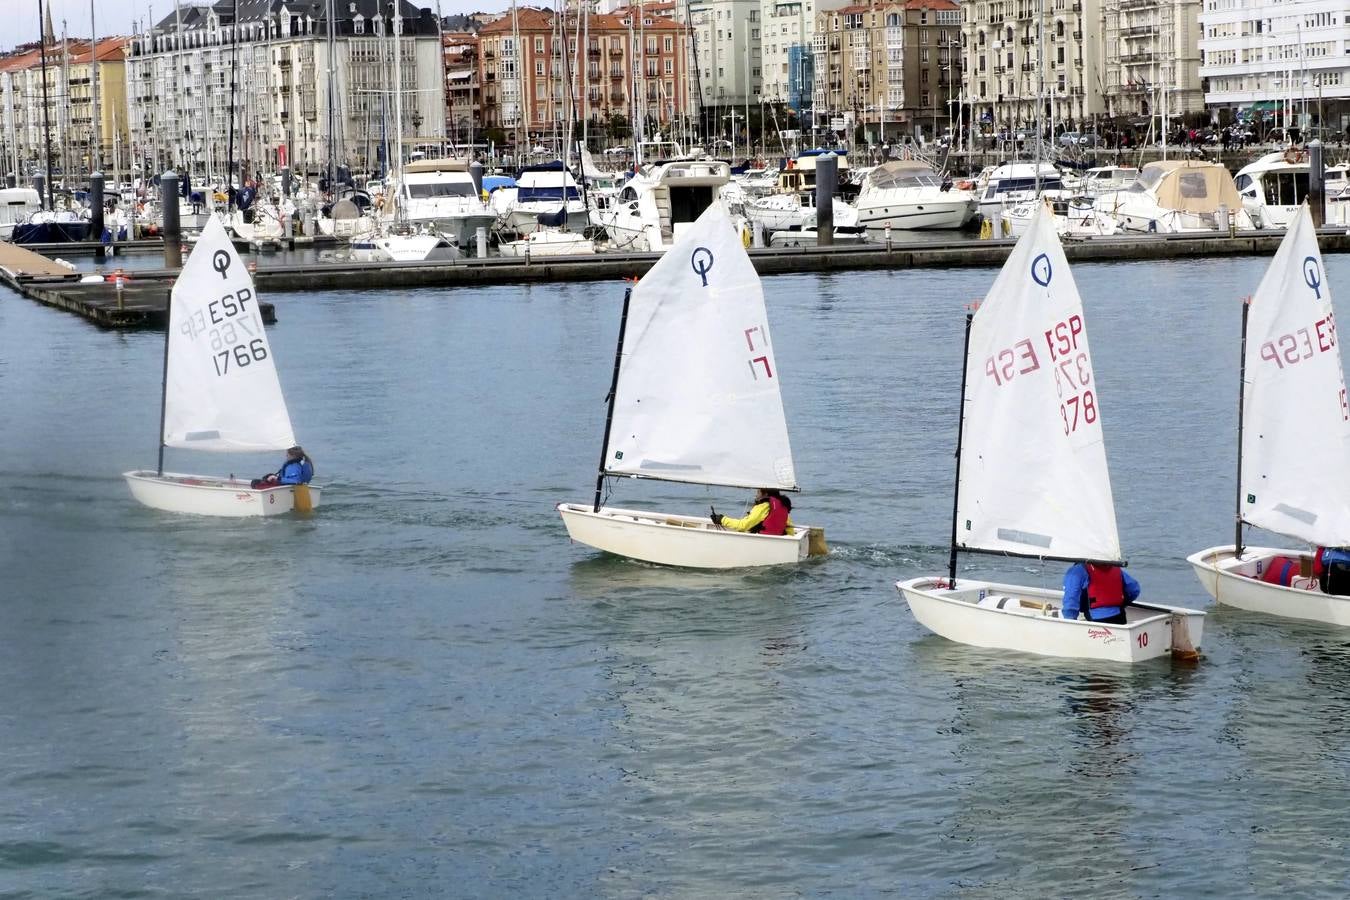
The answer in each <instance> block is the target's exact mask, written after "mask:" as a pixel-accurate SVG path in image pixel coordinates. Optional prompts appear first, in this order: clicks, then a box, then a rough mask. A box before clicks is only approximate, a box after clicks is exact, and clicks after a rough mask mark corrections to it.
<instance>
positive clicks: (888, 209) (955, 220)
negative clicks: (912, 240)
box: [858, 198, 975, 231]
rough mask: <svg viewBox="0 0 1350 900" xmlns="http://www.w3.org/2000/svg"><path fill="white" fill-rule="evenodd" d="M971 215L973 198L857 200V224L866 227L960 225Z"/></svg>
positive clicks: (943, 227) (973, 203)
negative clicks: (878, 202) (871, 201)
mask: <svg viewBox="0 0 1350 900" xmlns="http://www.w3.org/2000/svg"><path fill="white" fill-rule="evenodd" d="M974 215H975V200H974V198H971V199H969V200H958V201H946V200H937V201H924V202H921V203H888V202H883V203H881V204H868V205H867V206H864V205H863V202H862V201H861V200H860V201H859V202H858V223H859V224H861V225H866V226H867V227H868V228H885V227H886V226H887V225H889V226H890V227H892V228H898V229H901V230H905V231H922V230H924V229H929V228H933V229H955V228H962V227H964V226H965V224H966V223H967V222H969V221H970V220H971V218H972V217H973V216H974Z"/></svg>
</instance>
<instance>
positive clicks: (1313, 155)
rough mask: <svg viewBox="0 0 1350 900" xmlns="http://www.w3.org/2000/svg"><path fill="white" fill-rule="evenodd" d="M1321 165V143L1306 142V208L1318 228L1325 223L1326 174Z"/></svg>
mask: <svg viewBox="0 0 1350 900" xmlns="http://www.w3.org/2000/svg"><path fill="white" fill-rule="evenodd" d="M1322 163H1323V160H1322V142H1321V141H1319V140H1318V139H1317V138H1313V139H1312V140H1311V141H1308V206H1309V207H1310V208H1311V209H1312V220H1313V224H1314V225H1316V226H1317V227H1318V228H1321V227H1322V226H1323V225H1325V224H1326V223H1327V173H1326V169H1324V168H1323V167H1322Z"/></svg>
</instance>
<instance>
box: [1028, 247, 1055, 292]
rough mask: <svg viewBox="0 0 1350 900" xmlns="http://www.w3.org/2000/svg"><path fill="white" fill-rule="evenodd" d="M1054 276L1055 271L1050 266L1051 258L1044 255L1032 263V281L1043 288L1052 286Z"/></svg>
mask: <svg viewBox="0 0 1350 900" xmlns="http://www.w3.org/2000/svg"><path fill="white" fill-rule="evenodd" d="M1052 275H1054V269H1053V268H1052V267H1051V266H1050V257H1048V256H1046V255H1045V254H1044V253H1042V254H1041V255H1040V256H1037V257H1036V258H1035V259H1033V260H1032V261H1031V280H1032V281H1034V282H1036V283H1037V284H1039V285H1040V286H1041V287H1049V286H1050V278H1051V276H1052Z"/></svg>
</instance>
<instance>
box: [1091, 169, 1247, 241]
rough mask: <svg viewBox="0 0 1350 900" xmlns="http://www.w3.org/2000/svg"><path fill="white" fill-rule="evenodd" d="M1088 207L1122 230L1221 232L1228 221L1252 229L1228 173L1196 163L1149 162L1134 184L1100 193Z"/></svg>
mask: <svg viewBox="0 0 1350 900" xmlns="http://www.w3.org/2000/svg"><path fill="white" fill-rule="evenodd" d="M1094 206H1096V208H1097V210H1098V211H1099V212H1103V213H1106V214H1107V215H1110V216H1111V217H1113V218H1114V219H1115V220H1116V221H1117V222H1118V223H1120V227H1121V229H1122V230H1124V231H1140V232H1158V233H1161V234H1176V233H1180V232H1188V231H1215V230H1225V231H1226V230H1227V228H1228V221H1227V220H1228V219H1230V218H1231V221H1232V223H1233V225H1234V226H1235V227H1236V228H1237V229H1238V230H1241V231H1250V230H1251V229H1252V228H1254V227H1255V226H1254V225H1253V224H1252V218H1251V216H1250V215H1249V214H1248V213H1247V211H1246V210H1244V209H1243V208H1242V198H1241V197H1239V196H1238V192H1237V189H1236V188H1234V187H1233V179H1232V178H1231V177H1230V176H1229V174H1228V170H1227V169H1225V168H1224V167H1223V166H1221V165H1219V164H1218V163H1210V162H1201V161H1198V160H1165V161H1162V162H1151V163H1149V164H1148V165H1146V166H1144V168H1143V169H1142V170H1140V172H1139V177H1138V178H1137V179H1135V182H1134V184H1132V185H1130V186H1129V187H1128V188H1126V189H1125V190H1123V191H1111V192H1109V193H1105V194H1102V195H1101V196H1100V197H1098V198H1097V200H1096V202H1095V203H1094Z"/></svg>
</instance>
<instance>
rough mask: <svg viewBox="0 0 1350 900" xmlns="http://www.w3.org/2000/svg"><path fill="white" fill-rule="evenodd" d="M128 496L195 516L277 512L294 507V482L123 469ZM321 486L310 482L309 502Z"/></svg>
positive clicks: (314, 499) (313, 503) (314, 502)
mask: <svg viewBox="0 0 1350 900" xmlns="http://www.w3.org/2000/svg"><path fill="white" fill-rule="evenodd" d="M122 477H123V478H125V479H126V480H127V486H128V487H130V488H131V496H132V497H134V498H136V499H137V500H138V501H140V502H141V503H143V504H144V505H146V506H148V507H150V508H152V509H161V510H164V511H165V512H176V513H187V514H189V515H197V516H224V517H229V518H243V517H247V516H280V515H284V514H285V513H288V512H292V511H293V510H294V509H295V485H289V484H283V485H278V486H277V487H272V488H264V489H255V488H251V487H249V483H248V482H247V481H240V480H238V479H229V478H215V477H212V476H210V475H184V474H182V473H179V472H165V473H164V474H163V475H157V474H156V473H154V472H148V471H137V472H125V473H123V475H122ZM320 492H321V489H320V488H319V487H318V486H317V485H313V484H311V485H309V495H310V503H311V506H312V507H313V508H314V509H318V507H319V494H320Z"/></svg>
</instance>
